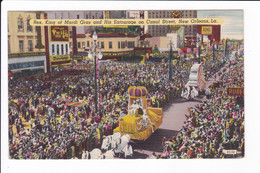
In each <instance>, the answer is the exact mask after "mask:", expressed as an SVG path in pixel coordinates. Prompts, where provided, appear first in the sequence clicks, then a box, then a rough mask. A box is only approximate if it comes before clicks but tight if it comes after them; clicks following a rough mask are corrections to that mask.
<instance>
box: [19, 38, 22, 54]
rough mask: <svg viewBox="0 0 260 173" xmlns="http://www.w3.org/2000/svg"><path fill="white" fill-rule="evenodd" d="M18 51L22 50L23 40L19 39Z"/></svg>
mask: <svg viewBox="0 0 260 173" xmlns="http://www.w3.org/2000/svg"><path fill="white" fill-rule="evenodd" d="M19 51H20V52H23V40H19Z"/></svg>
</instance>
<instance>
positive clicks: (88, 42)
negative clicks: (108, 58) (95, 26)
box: [77, 33, 138, 55]
mask: <svg viewBox="0 0 260 173" xmlns="http://www.w3.org/2000/svg"><path fill="white" fill-rule="evenodd" d="M97 35H98V40H97V45H98V46H99V47H100V48H101V51H102V53H103V54H106V53H119V52H128V51H133V50H134V47H136V46H137V44H138V35H135V34H124V33H98V34H97ZM91 46H93V39H92V34H77V48H78V52H79V53H81V54H85V55H87V52H88V50H89V48H90V47H91Z"/></svg>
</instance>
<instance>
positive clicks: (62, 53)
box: [60, 44, 64, 55]
mask: <svg viewBox="0 0 260 173" xmlns="http://www.w3.org/2000/svg"><path fill="white" fill-rule="evenodd" d="M60 49H61V55H64V45H63V44H61V48H60Z"/></svg>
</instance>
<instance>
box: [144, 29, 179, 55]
mask: <svg viewBox="0 0 260 173" xmlns="http://www.w3.org/2000/svg"><path fill="white" fill-rule="evenodd" d="M146 40H147V41H148V42H149V46H151V47H152V49H154V48H155V46H156V47H157V48H158V49H159V51H160V52H161V53H164V52H169V50H170V40H171V42H172V46H173V50H174V51H176V50H178V48H180V44H179V42H180V40H179V37H178V34H177V33H169V34H167V35H166V36H165V37H151V38H147V39H146Z"/></svg>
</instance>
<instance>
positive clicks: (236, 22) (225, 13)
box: [197, 10, 244, 39]
mask: <svg viewBox="0 0 260 173" xmlns="http://www.w3.org/2000/svg"><path fill="white" fill-rule="evenodd" d="M197 17H198V18H199V17H201V18H203V17H220V18H224V23H223V24H222V25H221V39H223V38H230V39H243V38H244V13H243V10H221V11H219V10H211V11H204V10H203V11H197Z"/></svg>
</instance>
